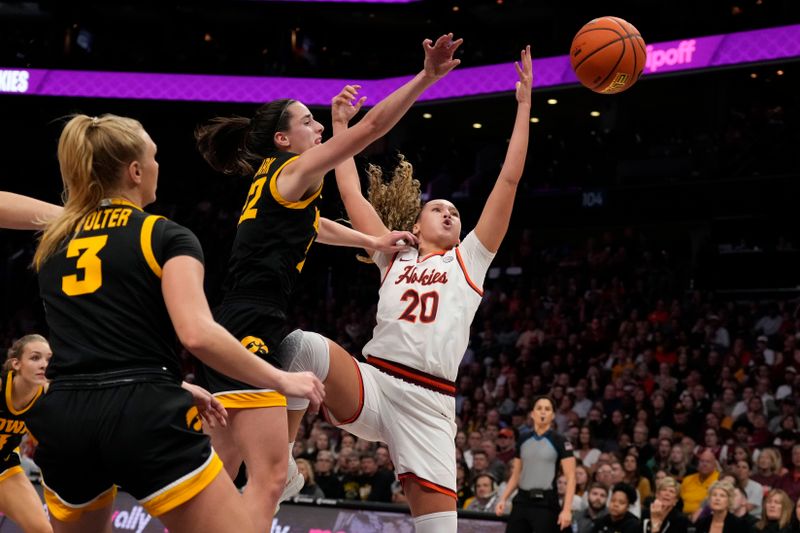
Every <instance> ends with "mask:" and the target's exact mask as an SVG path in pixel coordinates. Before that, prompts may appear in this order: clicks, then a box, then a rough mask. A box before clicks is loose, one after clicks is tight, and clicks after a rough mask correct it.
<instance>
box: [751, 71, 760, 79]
mask: <svg viewBox="0 0 800 533" xmlns="http://www.w3.org/2000/svg"><path fill="white" fill-rule="evenodd" d="M757 77H758V74H756V73H755V72H751V73H750V78H752V79H756V78H757Z"/></svg>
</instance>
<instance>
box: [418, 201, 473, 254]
mask: <svg viewBox="0 0 800 533" xmlns="http://www.w3.org/2000/svg"><path fill="white" fill-rule="evenodd" d="M412 233H413V234H414V235H416V236H417V237H418V238H419V245H420V249H422V248H423V247H427V248H433V249H438V250H449V249H450V248H452V247H454V246H455V245H457V244H458V243H459V241H460V237H461V217H460V216H459V213H458V209H456V206H454V205H453V204H452V203H451V202H448V201H447V200H431V201H430V202H428V203H426V204H425V205H424V206H423V208H422V212H421V213H420V214H419V218H418V219H417V222H416V223H415V224H414V227H413V228H412Z"/></svg>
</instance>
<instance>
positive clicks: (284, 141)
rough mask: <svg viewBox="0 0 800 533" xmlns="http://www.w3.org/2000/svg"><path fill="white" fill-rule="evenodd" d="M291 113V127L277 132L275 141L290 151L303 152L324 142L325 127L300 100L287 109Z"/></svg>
mask: <svg viewBox="0 0 800 533" xmlns="http://www.w3.org/2000/svg"><path fill="white" fill-rule="evenodd" d="M286 111H287V112H288V113H289V114H290V118H289V129H287V130H286V131H279V132H277V133H276V134H275V141H276V143H277V144H278V145H279V146H283V147H284V148H286V149H287V150H288V151H289V152H294V153H296V154H302V153H303V152H305V151H306V150H309V149H311V148H313V147H315V146H317V145H319V144H322V132H323V130H324V129H325V127H324V126H323V125H322V124H320V123H319V122H317V121H316V120H314V115H312V114H311V111H309V110H308V108H307V107H306V106H305V105H303V104H301V103H300V102H294V103H292V104H291V105H289V107H288V108H287V109H286Z"/></svg>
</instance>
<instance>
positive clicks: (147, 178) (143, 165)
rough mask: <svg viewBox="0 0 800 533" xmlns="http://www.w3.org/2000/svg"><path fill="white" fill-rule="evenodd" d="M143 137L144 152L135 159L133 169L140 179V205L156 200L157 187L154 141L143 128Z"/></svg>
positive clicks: (156, 162)
mask: <svg viewBox="0 0 800 533" xmlns="http://www.w3.org/2000/svg"><path fill="white" fill-rule="evenodd" d="M141 136H142V139H144V144H145V146H144V153H143V154H142V156H141V157H140V158H139V159H138V160H137V162H138V165H137V166H136V168H135V169H134V171H135V172H136V171H138V178H139V179H140V180H141V181H140V186H139V188H140V191H141V194H142V207H144V206H146V205H149V204H152V203H153V202H155V201H156V188H157V187H158V161H156V151H157V147H156V143H154V142H153V139H151V138H150V135H148V133H147V132H146V131H144V130H142V133H141Z"/></svg>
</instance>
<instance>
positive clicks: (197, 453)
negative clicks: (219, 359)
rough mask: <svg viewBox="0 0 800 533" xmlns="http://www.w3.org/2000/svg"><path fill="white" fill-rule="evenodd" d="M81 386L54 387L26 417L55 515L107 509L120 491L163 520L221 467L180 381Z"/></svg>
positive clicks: (61, 517)
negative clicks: (36, 443) (118, 488)
mask: <svg viewBox="0 0 800 533" xmlns="http://www.w3.org/2000/svg"><path fill="white" fill-rule="evenodd" d="M77 387H78V385H76V382H73V381H70V382H64V381H55V382H53V383H52V384H51V386H50V390H49V391H48V392H47V394H46V395H45V396H44V397H43V398H42V399H40V400H39V401H38V402H37V404H36V405H35V406H34V408H33V409H31V411H30V414H29V416H28V419H27V424H28V430H29V431H30V433H31V435H32V436H33V437H34V438H35V439H36V440H37V441H38V446H37V450H36V462H37V464H38V465H39V467H40V468H41V470H42V483H43V485H44V488H45V491H44V492H45V501H46V503H47V506H48V509H49V511H50V514H51V516H53V517H55V518H57V519H58V520H60V521H64V522H71V521H74V520H77V519H79V518H80V517H81V515H82V513H83V512H85V511H92V510H97V509H101V508H104V507H107V506H108V505H110V504H111V502H112V501H113V500H114V496H115V494H116V491H117V487H120V488H121V489H122V490H125V491H126V492H128V493H130V494H131V495H132V496H134V497H135V498H136V499H137V500H139V502H140V503H141V504H142V506H143V507H144V508H145V510H146V511H147V512H148V513H150V514H151V515H152V516H159V515H161V514H164V513H166V512H169V511H171V510H173V509H175V508H176V507H178V506H179V505H181V504H183V503H185V502H187V501H189V500H190V499H192V498H193V497H194V496H196V495H197V494H198V493H200V492H201V491H202V490H203V489H204V488H206V487H207V486H208V485H209V484H210V483H211V482H212V481H213V480H214V478H215V477H216V476H217V475H218V474H219V473H220V471H221V470H222V462H221V461H220V459H219V457H218V456H217V454H216V453H215V452H214V450H213V449H212V448H211V444H210V441H209V438H208V437H207V436H206V435H204V434H203V433H202V427H201V423H200V419H199V417H198V415H197V408H196V407H194V405H193V401H192V396H191V394H189V393H188V392H187V391H185V390H184V389H182V388H181V387H180V385H178V384H177V383H174V382H168V381H166V380H163V381H138V382H133V383H127V384H117V385H115V386H103V385H97V386H96V387H95V388H85V384H80V387H83V388H77Z"/></svg>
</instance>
